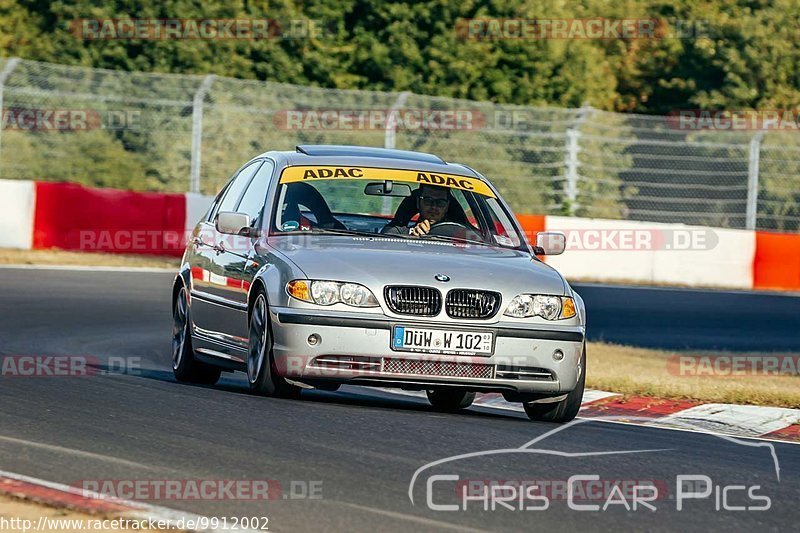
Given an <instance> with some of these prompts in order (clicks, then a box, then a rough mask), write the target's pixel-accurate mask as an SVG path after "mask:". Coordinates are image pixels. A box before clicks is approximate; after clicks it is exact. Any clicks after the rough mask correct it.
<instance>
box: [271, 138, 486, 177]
mask: <svg viewBox="0 0 800 533" xmlns="http://www.w3.org/2000/svg"><path fill="white" fill-rule="evenodd" d="M259 157H271V158H273V159H275V160H276V162H277V163H278V164H279V165H281V164H282V165H284V166H304V165H309V166H311V165H331V166H363V167H382V168H400V169H405V170H420V171H427V172H439V173H442V174H457V175H461V176H469V177H474V178H478V179H481V180H483V179H484V178H483V176H481V175H480V174H478V173H477V172H475V171H474V170H473V169H471V168H470V167H468V166H466V165H460V164H458V163H447V162H445V161H444V160H443V159H442V158H441V157H439V156H436V155H433V154H427V153H424V152H412V151H409V150H394V149H390V148H375V147H369V146H346V145H337V144H312V145H308V144H306V145H299V146H297V148H296V151H294V152H290V151H285V152H266V153H264V154H261V155H260V156H259Z"/></svg>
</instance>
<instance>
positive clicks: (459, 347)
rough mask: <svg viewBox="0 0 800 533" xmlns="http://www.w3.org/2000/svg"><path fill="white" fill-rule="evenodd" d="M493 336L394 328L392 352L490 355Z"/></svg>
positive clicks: (476, 332)
mask: <svg viewBox="0 0 800 533" xmlns="http://www.w3.org/2000/svg"><path fill="white" fill-rule="evenodd" d="M492 341H493V334H492V333H490V332H486V331H447V330H441V329H427V328H416V327H409V326H395V327H394V329H393V330H392V344H391V348H392V350H402V351H406V352H421V353H436V354H447V355H492V344H493V343H492Z"/></svg>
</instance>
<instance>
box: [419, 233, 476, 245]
mask: <svg viewBox="0 0 800 533" xmlns="http://www.w3.org/2000/svg"><path fill="white" fill-rule="evenodd" d="M412 237H414V238H416V239H419V240H426V239H430V240H434V241H442V242H452V243H454V244H457V243H460V242H465V243H468V244H480V245H482V246H489V245H488V244H486V243H485V242H483V241H473V240H471V239H462V238H461V237H445V236H444V235H427V234H426V235H421V236H419V237H416V236H414V235H412Z"/></svg>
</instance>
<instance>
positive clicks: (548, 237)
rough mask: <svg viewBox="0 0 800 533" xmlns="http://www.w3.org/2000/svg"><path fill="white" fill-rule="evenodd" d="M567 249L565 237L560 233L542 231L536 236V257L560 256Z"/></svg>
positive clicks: (534, 251)
mask: <svg viewBox="0 0 800 533" xmlns="http://www.w3.org/2000/svg"><path fill="white" fill-rule="evenodd" d="M566 248H567V237H566V236H565V235H564V234H563V233H561V232H560V231H542V232H540V233H537V234H536V246H535V247H534V250H533V253H535V254H536V255H561V254H563V253H564V250H565V249H566Z"/></svg>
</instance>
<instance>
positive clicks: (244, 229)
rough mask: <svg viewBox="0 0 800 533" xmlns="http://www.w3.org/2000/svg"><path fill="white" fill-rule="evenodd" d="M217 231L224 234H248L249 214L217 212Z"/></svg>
mask: <svg viewBox="0 0 800 533" xmlns="http://www.w3.org/2000/svg"><path fill="white" fill-rule="evenodd" d="M216 226H217V231H218V232H220V233H225V234H226V235H249V234H250V215H245V214H244V213H235V212H233V211H221V212H220V213H218V214H217V223H216Z"/></svg>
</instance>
